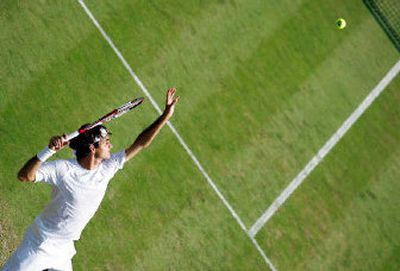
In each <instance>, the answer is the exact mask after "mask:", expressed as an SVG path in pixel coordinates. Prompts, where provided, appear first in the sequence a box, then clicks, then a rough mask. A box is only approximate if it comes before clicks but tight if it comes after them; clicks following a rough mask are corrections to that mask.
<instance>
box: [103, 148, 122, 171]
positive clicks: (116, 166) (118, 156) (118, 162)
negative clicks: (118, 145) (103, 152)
mask: <svg viewBox="0 0 400 271" xmlns="http://www.w3.org/2000/svg"><path fill="white" fill-rule="evenodd" d="M106 163H107V166H109V167H111V168H112V169H113V171H114V172H117V171H118V170H120V169H122V168H123V167H124V164H125V151H124V150H122V151H120V152H117V153H113V154H112V155H111V157H110V159H108V160H107V161H106Z"/></svg>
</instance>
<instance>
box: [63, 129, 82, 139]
mask: <svg viewBox="0 0 400 271" xmlns="http://www.w3.org/2000/svg"><path fill="white" fill-rule="evenodd" d="M78 135H79V131H75V132H72V133H70V134H68V135H66V137H65V140H66V141H70V140H71V139H73V138H75V137H77V136H78Z"/></svg>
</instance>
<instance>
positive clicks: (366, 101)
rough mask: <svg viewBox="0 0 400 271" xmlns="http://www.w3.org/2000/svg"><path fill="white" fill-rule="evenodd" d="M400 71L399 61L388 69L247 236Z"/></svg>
mask: <svg viewBox="0 0 400 271" xmlns="http://www.w3.org/2000/svg"><path fill="white" fill-rule="evenodd" d="M399 71H400V60H399V61H398V62H397V63H396V64H395V65H394V66H393V67H392V68H391V69H390V71H389V72H388V73H387V74H386V75H385V77H383V79H382V80H381V81H380V82H379V84H378V85H377V86H376V87H375V88H374V89H373V90H372V91H371V92H370V93H369V94H368V96H367V97H366V98H365V99H364V101H363V102H362V103H361V104H360V105H359V106H358V107H357V109H356V110H355V111H354V112H353V113H352V114H351V115H350V117H348V118H347V120H346V121H345V122H344V123H343V124H342V126H341V127H340V128H339V129H338V130H337V131H336V132H335V133H334V134H333V135H332V137H331V138H330V139H329V140H328V141H327V142H326V143H325V145H324V146H323V147H322V148H321V149H320V150H319V151H318V153H317V154H316V155H315V156H314V157H313V158H312V159H311V161H310V162H308V164H307V165H306V166H305V167H304V169H303V170H302V171H300V173H299V174H298V175H297V176H296V178H294V179H293V181H292V182H291V183H290V184H289V185H288V186H287V187H286V189H285V190H283V192H282V193H281V194H280V195H279V196H278V197H277V198H276V199H275V201H274V202H273V203H272V204H271V206H270V207H269V208H268V209H267V210H266V211H265V212H264V213H263V215H262V216H261V217H260V218H259V219H258V220H257V221H256V222H255V223H254V225H253V226H252V227H251V228H250V230H249V235H250V236H251V237H253V238H254V236H255V235H256V234H257V233H258V231H259V230H260V229H261V228H262V227H263V226H264V225H265V223H267V222H268V220H269V219H270V218H271V217H272V216H273V215H274V214H275V212H276V211H277V210H278V209H279V207H281V205H282V204H283V203H284V202H285V201H286V200H287V199H288V198H289V197H290V195H291V194H292V193H293V192H294V191H295V190H296V189H297V188H298V187H299V186H300V184H301V183H302V182H303V181H304V179H305V178H306V177H307V176H308V175H309V174H310V173H311V172H312V171H313V170H314V168H315V167H316V166H317V165H318V164H319V163H320V162H321V160H322V159H323V158H324V157H325V156H326V155H327V154H328V153H329V151H330V150H331V149H332V148H333V147H334V146H335V145H336V143H337V142H338V141H339V140H340V139H341V138H342V137H343V136H344V134H345V133H346V132H347V131H348V130H349V129H350V128H351V126H352V125H353V124H354V123H355V122H356V121H357V119H358V118H359V117H360V116H361V115H362V114H363V113H364V112H365V110H366V109H367V108H368V107H369V106H370V105H371V104H372V103H373V102H374V101H375V99H376V98H377V97H378V96H379V95H380V94H381V93H382V91H383V90H384V89H385V88H386V86H387V85H389V83H390V82H391V81H392V80H393V78H395V77H396V75H397V74H398V73H399Z"/></svg>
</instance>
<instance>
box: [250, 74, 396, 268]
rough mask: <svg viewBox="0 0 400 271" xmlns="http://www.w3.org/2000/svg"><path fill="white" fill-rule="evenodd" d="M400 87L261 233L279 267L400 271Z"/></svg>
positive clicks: (380, 100) (358, 125)
mask: <svg viewBox="0 0 400 271" xmlns="http://www.w3.org/2000/svg"><path fill="white" fill-rule="evenodd" d="M399 86H400V79H399V78H396V79H395V80H394V81H393V82H392V84H391V85H390V86H389V87H388V89H387V90H385V92H384V93H382V94H381V96H380V97H379V98H378V99H377V101H376V102H375V103H374V104H373V105H372V106H371V107H370V108H369V110H367V112H366V113H365V115H364V116H363V117H362V118H361V119H360V120H359V121H358V122H357V123H356V124H355V125H354V126H353V128H352V129H351V130H350V131H349V133H348V134H347V135H346V137H344V138H343V139H342V141H341V142H340V143H339V144H338V145H337V146H336V148H335V149H333V150H332V152H331V153H330V155H328V156H327V157H326V159H325V161H323V162H322V164H320V166H319V167H318V168H316V169H315V171H314V172H313V173H312V174H311V175H310V176H309V179H308V180H307V181H306V182H304V184H303V185H302V186H301V187H300V188H299V189H298V191H297V192H296V193H295V194H294V195H293V196H292V198H291V199H290V200H289V201H288V202H287V203H286V204H285V206H284V207H283V208H282V209H281V210H280V212H279V213H277V214H276V215H275V216H274V217H273V219H272V220H271V221H270V222H269V223H268V224H267V225H266V226H265V227H264V228H263V229H262V230H261V231H260V232H259V234H258V236H257V240H259V241H260V243H261V244H262V245H263V247H265V248H266V249H267V250H268V249H271V248H273V251H271V256H270V257H271V259H272V260H273V261H274V263H276V264H277V267H278V268H279V269H282V270H305V269H307V270H320V269H321V268H324V269H325V268H327V269H332V270H336V269H337V270H396V269H398V267H399V264H400V263H399V261H398V259H397V258H396V256H394V255H397V254H398V248H399V244H400V239H399V237H398V236H400V235H399V227H398V226H399V220H398V216H397V211H396V209H394V206H397V205H398V198H399V191H400V190H399V187H398V186H399V184H398V179H399V177H400V171H399V169H398V167H396V165H398V163H399V158H398V153H399V150H400V149H399V138H400V136H399V129H398V128H399V127H400V123H399V115H400V111H399V107H398V106H397V105H398V102H399V99H400V96H399V93H398V91H396V90H397V89H398V87H399Z"/></svg>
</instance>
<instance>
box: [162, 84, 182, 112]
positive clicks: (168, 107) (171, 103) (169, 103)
mask: <svg viewBox="0 0 400 271" xmlns="http://www.w3.org/2000/svg"><path fill="white" fill-rule="evenodd" d="M175 93H176V88H169V89H168V90H167V98H166V101H165V110H164V114H166V116H167V118H170V117H172V115H173V114H174V109H175V105H176V103H177V102H178V101H179V98H180V97H179V96H176V97H174V95H175Z"/></svg>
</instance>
